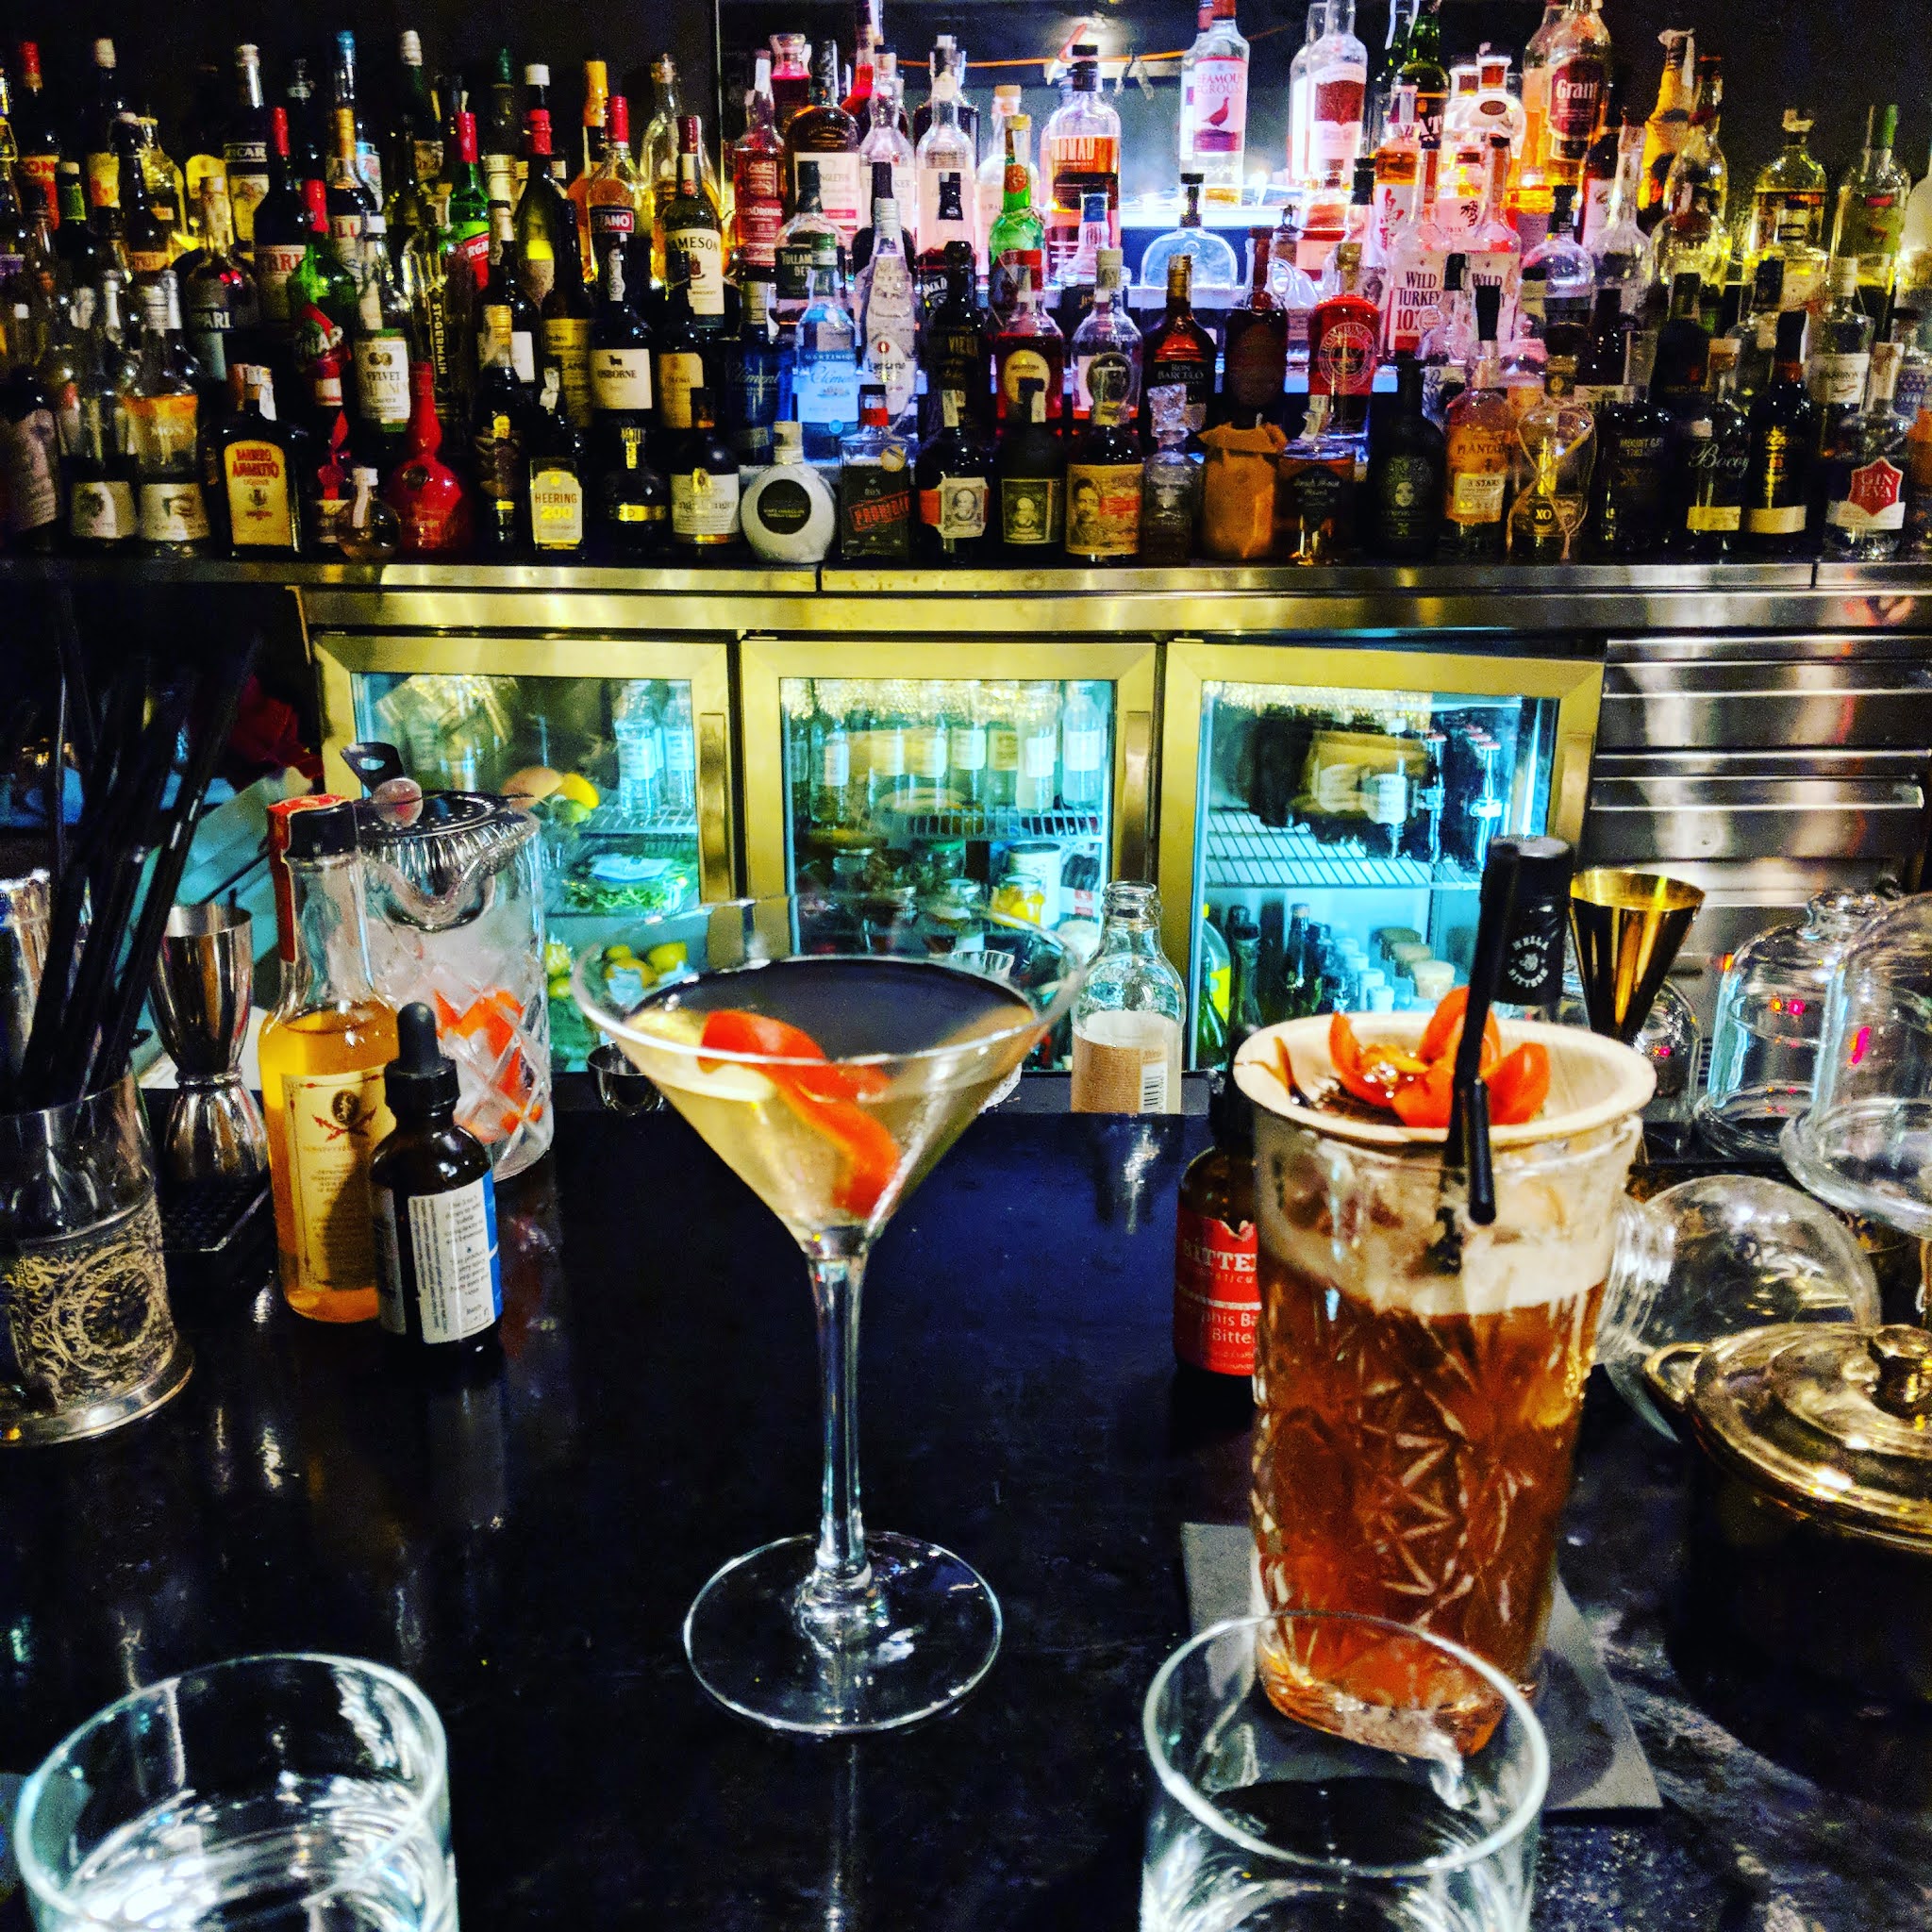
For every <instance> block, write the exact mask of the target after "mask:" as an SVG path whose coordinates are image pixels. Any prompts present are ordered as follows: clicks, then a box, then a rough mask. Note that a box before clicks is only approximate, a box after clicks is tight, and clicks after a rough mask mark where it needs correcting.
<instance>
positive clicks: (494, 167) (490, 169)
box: [477, 47, 524, 208]
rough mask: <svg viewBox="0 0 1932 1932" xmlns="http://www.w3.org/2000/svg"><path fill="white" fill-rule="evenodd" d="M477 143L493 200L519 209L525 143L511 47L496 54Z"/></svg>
mask: <svg viewBox="0 0 1932 1932" xmlns="http://www.w3.org/2000/svg"><path fill="white" fill-rule="evenodd" d="M477 141H478V144H479V146H480V147H481V149H482V152H483V184H484V190H485V192H486V193H487V195H488V197H489V199H490V201H491V203H492V204H494V203H496V202H501V203H503V205H504V206H505V207H506V208H514V207H515V206H516V199H517V189H518V186H519V183H520V180H521V175H522V170H521V168H520V166H519V163H518V158H517V156H518V150H519V149H520V148H521V147H522V146H523V142H524V121H523V116H522V114H521V113H520V112H519V111H518V108H517V83H516V75H515V70H514V68H513V67H512V65H511V61H510V52H509V49H508V47H499V48H498V49H497V51H496V68H495V72H494V73H493V74H492V75H491V81H490V93H489V99H488V103H487V106H486V108H485V111H484V115H483V119H482V122H481V123H480V125H478V128H477Z"/></svg>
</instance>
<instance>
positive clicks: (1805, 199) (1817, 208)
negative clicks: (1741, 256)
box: [1757, 188, 1824, 248]
mask: <svg viewBox="0 0 1932 1932" xmlns="http://www.w3.org/2000/svg"><path fill="white" fill-rule="evenodd" d="M1757 207H1758V214H1759V226H1760V228H1762V227H1765V226H1769V227H1770V228H1771V230H1772V232H1773V233H1774V235H1775V236H1776V238H1777V242H1778V245H1779V246H1780V247H1781V248H1811V247H1815V246H1816V245H1817V242H1818V239H1819V237H1820V236H1821V235H1822V234H1823V233H1824V189H1822V188H1788V189H1785V190H1783V191H1781V192H1774V193H1770V194H1767V193H1764V192H1762V191H1760V192H1759V193H1758V196H1757Z"/></svg>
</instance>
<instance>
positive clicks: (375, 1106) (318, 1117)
mask: <svg viewBox="0 0 1932 1932" xmlns="http://www.w3.org/2000/svg"><path fill="white" fill-rule="evenodd" d="M394 1126H395V1120H394V1118H393V1116H391V1113H390V1110H389V1105H388V1103H387V1101H386V1100H385V1099H384V1097H383V1091H382V1070H381V1069H380V1068H378V1067H371V1068H368V1069H366V1070H365V1071H363V1072H360V1073H354V1074H284V1075H283V1076H282V1135H283V1149H284V1153H285V1157H286V1159H287V1163H288V1184H289V1196H290V1200H291V1204H292V1207H293V1218H294V1223H295V1230H294V1232H295V1269H296V1274H297V1276H298V1278H299V1279H300V1281H301V1283H302V1285H303V1287H305V1288H324V1289H337V1290H341V1289H366V1288H369V1287H372V1286H374V1285H375V1278H376V1274H375V1228H374V1210H373V1205H372V1203H371V1200H370V1189H369V1159H370V1157H371V1156H372V1155H373V1154H374V1153H375V1148H376V1144H377V1143H378V1142H379V1141H381V1140H382V1139H383V1137H384V1136H385V1135H387V1134H389V1133H390V1132H391V1130H392V1129H393V1128H394Z"/></svg>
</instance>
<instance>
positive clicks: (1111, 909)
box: [1073, 879, 1188, 1113]
mask: <svg viewBox="0 0 1932 1932" xmlns="http://www.w3.org/2000/svg"><path fill="white" fill-rule="evenodd" d="M1103 919H1104V923H1103V924H1102V927H1101V933H1100V950H1099V952H1098V953H1097V954H1095V956H1094V959H1093V969H1092V971H1091V973H1090V974H1088V978H1087V984H1086V986H1085V987H1084V988H1083V989H1082V990H1081V992H1080V997H1079V998H1078V1000H1076V1001H1075V1002H1074V1092H1073V1109H1074V1112H1075V1113H1179V1112H1180V1110H1181V1024H1182V1020H1183V1017H1184V1015H1185V1014H1186V1012H1187V1003H1188V995H1187V990H1186V988H1185V987H1183V986H1182V984H1181V977H1180V974H1178V973H1176V972H1175V971H1174V968H1173V967H1172V966H1171V965H1170V964H1169V963H1168V960H1167V956H1166V955H1165V954H1164V953H1163V952H1162V951H1161V950H1160V896H1159V894H1158V892H1156V891H1155V890H1154V888H1153V887H1152V886H1151V885H1149V884H1147V883H1146V882H1145V881H1144V880H1140V879H1116V880H1115V881H1114V883H1113V884H1112V885H1110V886H1108V889H1107V897H1106V900H1105V902H1104V914H1103Z"/></svg>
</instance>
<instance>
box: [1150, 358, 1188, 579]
mask: <svg viewBox="0 0 1932 1932" xmlns="http://www.w3.org/2000/svg"><path fill="white" fill-rule="evenodd" d="M1148 413H1149V414H1150V416H1151V417H1152V418H1153V423H1154V448H1153V449H1152V451H1150V452H1149V454H1148V457H1147V462H1146V467H1145V468H1144V470H1143V471H1142V473H1141V562H1142V563H1147V564H1176V563H1186V562H1187V561H1188V559H1189V558H1191V556H1192V555H1193V554H1194V527H1195V525H1196V524H1198V523H1199V521H1200V516H1201V465H1200V464H1199V463H1198V462H1196V461H1195V460H1194V458H1193V457H1191V455H1190V454H1189V453H1188V441H1189V430H1188V421H1187V391H1185V390H1182V389H1179V388H1174V389H1164V390H1162V391H1161V392H1160V393H1159V394H1158V396H1153V397H1151V398H1150V399H1149V408H1148Z"/></svg>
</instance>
